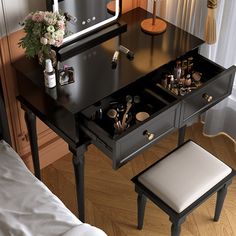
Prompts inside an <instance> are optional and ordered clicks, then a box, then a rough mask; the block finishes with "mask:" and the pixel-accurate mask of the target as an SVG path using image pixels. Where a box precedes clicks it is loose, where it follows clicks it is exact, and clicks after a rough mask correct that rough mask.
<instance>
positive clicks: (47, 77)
mask: <svg viewBox="0 0 236 236" xmlns="http://www.w3.org/2000/svg"><path fill="white" fill-rule="evenodd" d="M44 84H45V86H46V87H47V88H54V87H55V86H56V74H55V70H54V69H53V66H52V61H51V60H50V59H47V60H46V61H45V70H44Z"/></svg>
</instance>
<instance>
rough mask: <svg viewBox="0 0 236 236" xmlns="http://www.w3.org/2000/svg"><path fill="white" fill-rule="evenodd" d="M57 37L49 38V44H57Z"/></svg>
mask: <svg viewBox="0 0 236 236" xmlns="http://www.w3.org/2000/svg"><path fill="white" fill-rule="evenodd" d="M55 42H56V41H55V39H49V40H48V44H50V45H54V44H55Z"/></svg>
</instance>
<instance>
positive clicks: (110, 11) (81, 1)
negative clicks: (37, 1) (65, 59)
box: [47, 0, 121, 43]
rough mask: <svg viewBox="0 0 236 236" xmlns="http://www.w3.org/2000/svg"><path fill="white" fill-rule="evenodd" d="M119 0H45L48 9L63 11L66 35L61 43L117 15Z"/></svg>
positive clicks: (110, 21)
mask: <svg viewBox="0 0 236 236" xmlns="http://www.w3.org/2000/svg"><path fill="white" fill-rule="evenodd" d="M120 1H121V0H47V8H48V10H53V11H59V12H63V13H64V14H65V16H66V18H67V31H68V36H66V37H65V38H64V41H63V43H68V42H70V41H72V40H73V41H74V40H75V39H77V38H78V39H79V38H80V37H81V36H85V35H86V34H89V33H91V32H93V31H95V30H98V29H99V28H103V27H105V26H107V25H109V24H111V23H112V22H115V21H116V20H117V19H118V17H119V11H120Z"/></svg>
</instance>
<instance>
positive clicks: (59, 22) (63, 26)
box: [57, 20, 65, 30]
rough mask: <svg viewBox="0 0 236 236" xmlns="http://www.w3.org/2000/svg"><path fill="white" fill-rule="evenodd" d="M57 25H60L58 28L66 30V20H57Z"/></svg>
mask: <svg viewBox="0 0 236 236" xmlns="http://www.w3.org/2000/svg"><path fill="white" fill-rule="evenodd" d="M57 26H58V29H60V30H64V29H65V23H64V21H62V20H59V21H58V22H57Z"/></svg>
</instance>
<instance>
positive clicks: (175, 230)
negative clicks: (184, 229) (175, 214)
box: [171, 223, 181, 236]
mask: <svg viewBox="0 0 236 236" xmlns="http://www.w3.org/2000/svg"><path fill="white" fill-rule="evenodd" d="M180 231H181V225H180V224H179V223H172V225H171V236H179V235H180Z"/></svg>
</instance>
